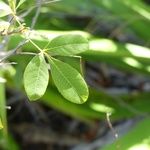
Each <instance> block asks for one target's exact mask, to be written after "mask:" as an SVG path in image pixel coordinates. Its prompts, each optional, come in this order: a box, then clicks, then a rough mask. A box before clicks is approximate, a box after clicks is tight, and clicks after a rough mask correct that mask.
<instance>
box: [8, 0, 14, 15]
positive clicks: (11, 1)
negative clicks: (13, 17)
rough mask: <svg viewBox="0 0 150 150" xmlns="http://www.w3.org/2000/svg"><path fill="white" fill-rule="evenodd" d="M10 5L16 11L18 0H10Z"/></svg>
mask: <svg viewBox="0 0 150 150" xmlns="http://www.w3.org/2000/svg"><path fill="white" fill-rule="evenodd" d="M8 3H9V6H10V7H11V9H12V10H13V11H14V12H15V11H16V0H8Z"/></svg>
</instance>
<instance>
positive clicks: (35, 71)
mask: <svg viewBox="0 0 150 150" xmlns="http://www.w3.org/2000/svg"><path fill="white" fill-rule="evenodd" d="M48 80H49V73H48V67H47V64H46V62H45V59H44V56H43V55H42V54H40V55H37V56H35V57H34V58H33V59H32V60H31V61H30V62H29V64H28V65H27V67H26V69H25V72H24V87H25V91H26V93H27V95H28V97H29V99H30V100H37V99H39V98H40V97H42V96H43V95H44V93H45V91H46V88H47V85H48Z"/></svg>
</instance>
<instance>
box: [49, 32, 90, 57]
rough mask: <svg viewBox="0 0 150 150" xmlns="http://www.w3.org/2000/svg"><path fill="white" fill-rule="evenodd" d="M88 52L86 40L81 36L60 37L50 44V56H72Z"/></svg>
mask: <svg viewBox="0 0 150 150" xmlns="http://www.w3.org/2000/svg"><path fill="white" fill-rule="evenodd" d="M86 50H88V40H87V39H85V38H84V37H82V36H81V35H71V34H68V35H62V36H58V37H56V38H54V39H53V40H52V41H51V42H50V46H49V49H48V52H49V54H50V55H61V56H72V55H76V54H79V53H81V52H84V51H86Z"/></svg>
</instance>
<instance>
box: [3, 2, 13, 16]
mask: <svg viewBox="0 0 150 150" xmlns="http://www.w3.org/2000/svg"><path fill="white" fill-rule="evenodd" d="M11 13H12V10H11V8H10V7H9V6H8V5H7V4H6V3H4V2H3V1H0V17H4V16H7V15H9V14H11Z"/></svg>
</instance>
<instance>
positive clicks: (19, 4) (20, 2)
mask: <svg viewBox="0 0 150 150" xmlns="http://www.w3.org/2000/svg"><path fill="white" fill-rule="evenodd" d="M25 1H26V0H20V1H19V3H18V5H17V8H18V7H20V6H21V5H22V4H23V3H24V2H25Z"/></svg>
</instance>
